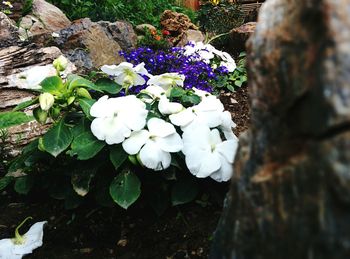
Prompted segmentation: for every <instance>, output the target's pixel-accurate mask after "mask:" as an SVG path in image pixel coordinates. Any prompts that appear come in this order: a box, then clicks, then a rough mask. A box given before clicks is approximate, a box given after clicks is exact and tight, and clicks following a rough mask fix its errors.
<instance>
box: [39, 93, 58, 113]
mask: <svg viewBox="0 0 350 259" xmlns="http://www.w3.org/2000/svg"><path fill="white" fill-rule="evenodd" d="M54 103H55V98H54V96H53V95H52V94H50V93H42V94H41V95H40V96H39V104H40V108H41V109H42V110H43V111H48V110H49V109H50V108H51V107H52V105H53V104H54Z"/></svg>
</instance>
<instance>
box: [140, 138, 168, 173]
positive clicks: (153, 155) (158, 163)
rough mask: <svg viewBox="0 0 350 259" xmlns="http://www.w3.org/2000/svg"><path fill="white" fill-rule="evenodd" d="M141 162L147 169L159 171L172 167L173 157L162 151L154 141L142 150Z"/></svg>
mask: <svg viewBox="0 0 350 259" xmlns="http://www.w3.org/2000/svg"><path fill="white" fill-rule="evenodd" d="M140 160H141V162H142V164H143V165H144V166H145V167H147V168H149V169H153V170H155V171H159V170H164V169H166V168H168V167H169V166H170V163H171V155H170V154H169V153H168V152H165V151H163V150H161V149H160V148H159V147H158V146H157V144H156V143H155V142H154V141H152V140H149V141H148V142H147V143H146V145H144V146H143V147H142V148H141V151H140Z"/></svg>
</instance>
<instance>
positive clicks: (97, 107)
mask: <svg viewBox="0 0 350 259" xmlns="http://www.w3.org/2000/svg"><path fill="white" fill-rule="evenodd" d="M107 100H108V96H107V95H104V96H102V97H101V98H100V99H98V101H97V102H95V103H94V104H93V105H92V106H91V108H90V115H91V116H93V117H99V118H103V117H107V116H111V115H112V114H113V111H112V110H111V109H110V107H108V102H107Z"/></svg>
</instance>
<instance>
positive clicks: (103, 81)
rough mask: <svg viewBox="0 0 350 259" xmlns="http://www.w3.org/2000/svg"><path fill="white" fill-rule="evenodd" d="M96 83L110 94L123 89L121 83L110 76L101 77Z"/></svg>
mask: <svg viewBox="0 0 350 259" xmlns="http://www.w3.org/2000/svg"><path fill="white" fill-rule="evenodd" d="M95 85H96V87H97V88H98V89H100V90H101V91H103V92H107V93H110V94H117V93H119V92H120V90H122V86H121V85H118V84H117V83H116V82H114V81H113V80H111V79H109V78H100V79H98V80H97V81H96V82H95Z"/></svg>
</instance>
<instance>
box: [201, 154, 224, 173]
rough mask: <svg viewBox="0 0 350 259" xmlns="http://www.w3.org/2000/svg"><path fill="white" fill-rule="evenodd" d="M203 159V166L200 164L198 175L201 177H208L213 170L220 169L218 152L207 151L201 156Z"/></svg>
mask: <svg viewBox="0 0 350 259" xmlns="http://www.w3.org/2000/svg"><path fill="white" fill-rule="evenodd" d="M201 161H202V163H201V166H200V168H199V171H198V173H197V175H196V176H197V177H199V178H204V177H208V176H209V175H211V174H212V173H213V172H215V171H217V170H218V169H220V166H221V162H220V156H219V154H218V153H215V152H207V153H205V155H204V156H203V157H202V158H201Z"/></svg>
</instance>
